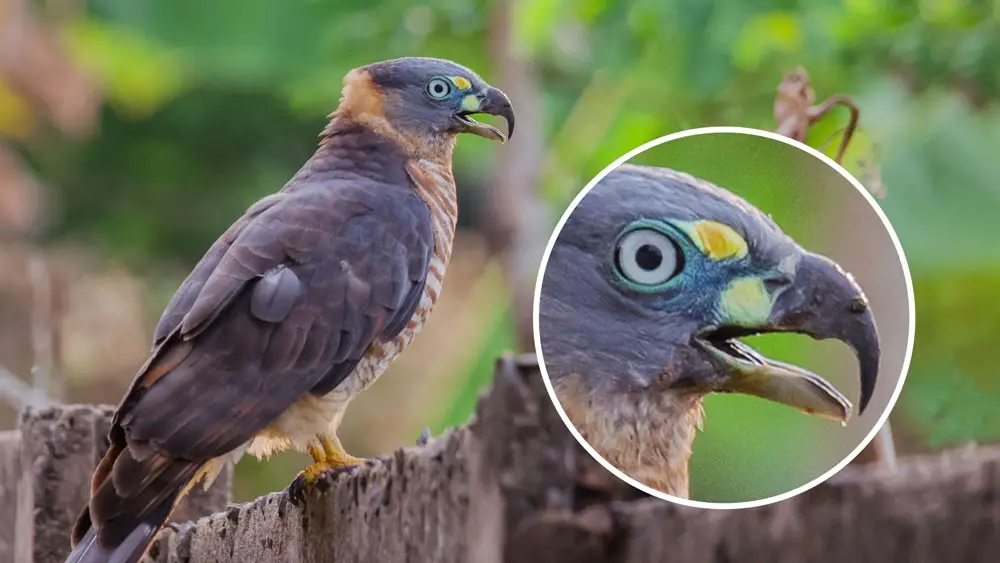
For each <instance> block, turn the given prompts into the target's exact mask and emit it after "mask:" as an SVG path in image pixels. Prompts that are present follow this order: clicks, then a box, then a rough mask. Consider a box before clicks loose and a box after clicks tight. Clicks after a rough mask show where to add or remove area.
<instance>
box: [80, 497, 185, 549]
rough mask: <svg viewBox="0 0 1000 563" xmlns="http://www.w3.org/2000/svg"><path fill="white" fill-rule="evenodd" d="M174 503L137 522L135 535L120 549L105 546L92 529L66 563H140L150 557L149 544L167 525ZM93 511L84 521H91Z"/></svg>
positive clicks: (85, 515)
mask: <svg viewBox="0 0 1000 563" xmlns="http://www.w3.org/2000/svg"><path fill="white" fill-rule="evenodd" d="M173 504H174V502H173V501H172V500H171V501H169V502H163V503H162V504H161V505H160V506H158V507H157V509H156V510H153V511H151V512H150V513H149V515H147V516H146V518H144V519H143V520H141V521H138V522H135V523H134V525H133V527H132V529H131V531H130V532H129V533H128V535H127V536H125V539H124V540H123V541H122V542H121V543H120V544H118V545H114V546H103V545H101V542H100V538H99V535H100V529H98V528H97V527H96V526H91V527H90V529H89V530H87V533H86V534H84V536H83V538H81V539H80V542H79V543H77V544H76V547H75V548H74V549H73V552H72V553H70V554H69V558H67V559H66V563H137V562H138V561H139V560H140V559H142V556H143V555H144V554H145V553H146V549H147V548H148V547H149V544H150V543H151V542H152V541H153V538H155V537H156V534H157V533H158V532H159V531H160V528H162V527H163V524H164V523H166V521H167V518H168V517H169V516H170V511H171V509H172V508H173ZM89 512H90V510H89V509H88V508H85V509H84V513H83V514H81V515H80V518H81V519H82V518H86V519H87V520H89V519H90V516H89Z"/></svg>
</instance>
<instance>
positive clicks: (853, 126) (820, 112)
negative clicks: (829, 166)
mask: <svg viewBox="0 0 1000 563" xmlns="http://www.w3.org/2000/svg"><path fill="white" fill-rule="evenodd" d="M838 105H841V106H844V107H846V108H847V109H848V110H850V112H851V118H850V121H848V123H847V127H845V128H844V136H843V137H841V140H840V148H838V149H837V156H836V158H834V159H833V160H834V161H836V162H837V164H840V163H841V160H843V158H844V153H845V152H847V145H848V144H849V143H850V142H851V139H852V138H853V137H854V132H855V131H856V130H857V128H858V120H859V119H860V118H861V109H860V108H858V104H856V103H855V102H854V99H853V98H851V97H850V96H846V95H844V94H834V95H832V96H830V97H829V98H827V99H826V100H825V101H824V102H823V103H821V104H820V105H818V106H813V107H810V108H809V110H808V115H809V123H810V124H813V123H816V122H817V121H819V120H820V119H821V118H822V117H823V116H824V115H826V114H827V113H829V112H830V110H832V109H833V108H834V107H836V106H838Z"/></svg>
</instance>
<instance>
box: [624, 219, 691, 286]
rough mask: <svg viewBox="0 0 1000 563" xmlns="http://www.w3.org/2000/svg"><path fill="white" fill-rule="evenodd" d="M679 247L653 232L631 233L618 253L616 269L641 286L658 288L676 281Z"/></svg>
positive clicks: (663, 235) (649, 230)
mask: <svg viewBox="0 0 1000 563" xmlns="http://www.w3.org/2000/svg"><path fill="white" fill-rule="evenodd" d="M678 252H679V251H678V249H677V245H676V244H675V243H674V241H672V240H671V239H670V237H668V236H667V235H665V234H663V233H661V232H659V231H654V230H652V229H639V230H636V231H632V232H631V233H628V234H627V235H625V236H624V237H622V239H621V240H620V241H618V248H616V249H615V266H616V267H617V268H618V271H619V272H621V274H622V275H623V276H625V279H627V280H629V281H631V282H633V283H637V284H640V285H659V284H661V283H664V282H666V281H667V280H669V279H670V278H672V277H674V276H675V275H676V274H677V272H678V270H679V269H680V268H679V265H680V259H679V256H678Z"/></svg>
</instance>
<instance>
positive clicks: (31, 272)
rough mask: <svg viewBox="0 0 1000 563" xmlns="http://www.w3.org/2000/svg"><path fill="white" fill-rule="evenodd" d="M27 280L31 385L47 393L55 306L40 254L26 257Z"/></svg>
mask: <svg viewBox="0 0 1000 563" xmlns="http://www.w3.org/2000/svg"><path fill="white" fill-rule="evenodd" d="M28 279H29V280H31V287H32V292H31V293H32V310H31V313H32V314H31V346H32V349H33V352H34V360H35V361H34V365H33V366H32V367H31V385H32V387H34V388H35V390H36V391H39V392H41V393H42V394H47V393H48V392H49V388H50V381H51V380H52V369H53V366H54V365H55V330H54V325H55V322H54V320H55V316H56V307H55V291H54V287H53V280H52V276H51V275H50V272H49V268H48V265H47V264H46V262H45V259H44V258H42V257H41V256H38V255H32V256H31V257H30V258H29V262H28Z"/></svg>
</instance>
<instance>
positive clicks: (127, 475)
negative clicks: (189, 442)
mask: <svg viewBox="0 0 1000 563" xmlns="http://www.w3.org/2000/svg"><path fill="white" fill-rule="evenodd" d="M202 465H203V464H200V463H194V462H190V461H187V460H181V459H175V458H169V457H166V456H164V455H162V454H159V453H155V452H153V451H151V450H150V449H146V448H142V447H138V448H137V447H135V445H130V446H122V445H118V444H113V445H112V446H111V448H110V449H109V450H108V452H107V453H106V454H105V456H104V458H103V459H102V460H101V463H100V465H98V468H97V470H96V471H95V472H94V479H93V482H92V484H91V488H92V492H91V499H90V503H89V505H88V506H87V507H85V508H84V509H83V511H82V512H81V513H80V516H79V517H78V518H77V521H76V525H75V526H74V528H73V533H72V544H73V551H72V553H70V555H69V558H68V559H66V563H137V562H138V561H139V560H140V559H142V556H143V555H144V554H145V553H146V549H148V547H149V545H150V543H152V541H153V539H154V538H155V537H156V534H157V533H158V532H159V531H160V529H161V528H163V525H164V524H165V523H166V522H167V518H169V517H170V513H171V512H173V509H174V507H175V506H176V505H177V503H178V501H179V500H180V499H181V497H182V496H183V495H184V494H185V493H186V492H187V491H188V490H189V489H190V487H191V485H193V484H194V483H195V482H196V481H197V480H199V478H200V477H201V469H202Z"/></svg>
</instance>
